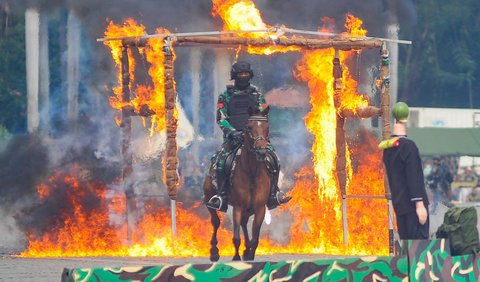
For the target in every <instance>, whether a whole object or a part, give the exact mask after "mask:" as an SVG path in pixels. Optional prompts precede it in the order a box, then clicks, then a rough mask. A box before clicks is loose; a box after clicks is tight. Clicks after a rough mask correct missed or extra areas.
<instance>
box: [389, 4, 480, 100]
mask: <svg viewBox="0 0 480 282" xmlns="http://www.w3.org/2000/svg"><path fill="white" fill-rule="evenodd" d="M414 3H415V6H416V9H417V13H418V22H417V23H416V24H414V25H412V26H411V27H408V28H407V29H402V30H401V33H402V34H401V37H402V38H407V39H409V40H412V41H413V44H412V45H411V46H406V45H403V46H400V60H399V61H400V69H399V76H400V77H399V79H400V84H399V100H402V101H406V102H408V103H409V104H410V105H414V106H424V107H450V108H452V107H455V108H480V96H479V95H478V94H479V93H480V70H479V64H480V1H478V0H460V1H450V0H426V1H425V0H415V1H414ZM402 28H403V27H402Z"/></svg>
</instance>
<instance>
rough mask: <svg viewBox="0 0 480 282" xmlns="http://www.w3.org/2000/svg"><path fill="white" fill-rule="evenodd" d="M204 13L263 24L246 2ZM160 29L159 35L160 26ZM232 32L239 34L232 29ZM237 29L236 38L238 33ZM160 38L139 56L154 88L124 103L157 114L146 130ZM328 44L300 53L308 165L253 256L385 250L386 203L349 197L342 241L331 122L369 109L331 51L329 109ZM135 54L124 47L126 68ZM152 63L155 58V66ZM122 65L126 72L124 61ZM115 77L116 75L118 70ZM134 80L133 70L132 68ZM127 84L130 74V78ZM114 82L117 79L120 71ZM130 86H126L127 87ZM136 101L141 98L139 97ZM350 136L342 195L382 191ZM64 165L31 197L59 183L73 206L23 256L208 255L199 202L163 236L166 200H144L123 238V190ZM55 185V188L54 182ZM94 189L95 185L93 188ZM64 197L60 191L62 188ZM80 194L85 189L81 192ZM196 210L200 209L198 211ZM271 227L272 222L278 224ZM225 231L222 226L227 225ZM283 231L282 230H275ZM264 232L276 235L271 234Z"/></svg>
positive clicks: (224, 245) (347, 56)
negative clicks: (89, 203)
mask: <svg viewBox="0 0 480 282" xmlns="http://www.w3.org/2000/svg"><path fill="white" fill-rule="evenodd" d="M213 15H215V16H220V17H221V18H222V19H223V20H224V24H225V26H224V29H225V30H259V29H268V28H270V26H268V25H267V24H265V23H264V22H263V21H262V19H261V15H260V12H259V11H258V9H257V8H256V7H255V5H254V4H253V2H252V1H250V0H242V1H238V0H213ZM361 26H362V22H361V21H360V20H359V19H357V18H355V17H354V16H353V15H348V16H347V20H346V29H347V31H346V32H347V33H348V34H354V35H365V34H366V30H364V29H362V27H361ZM160 32H164V31H160ZM142 34H145V30H144V27H143V26H141V25H138V24H136V23H135V22H134V21H133V20H127V21H126V22H125V24H124V25H123V26H117V25H114V24H113V23H111V24H110V25H109V26H108V28H107V32H106V35H107V36H108V37H116V36H132V35H142ZM240 35H241V34H240ZM240 35H239V36H240ZM270 35H271V34H268V33H253V34H247V33H245V34H243V35H241V36H270ZM107 42H108V46H109V47H110V48H111V49H112V56H113V58H114V60H115V62H116V63H117V65H120V55H119V54H120V52H121V44H120V45H119V43H118V42H119V41H107ZM162 46H163V41H162V40H159V39H156V40H155V41H154V40H151V41H149V42H148V44H147V47H146V48H145V50H142V52H146V58H147V61H148V62H150V64H151V68H150V70H149V74H150V76H151V77H152V80H153V88H151V87H147V86H143V87H137V88H136V90H135V91H134V92H135V94H136V95H137V96H136V97H137V98H136V99H138V100H135V99H134V101H135V102H134V101H132V102H131V104H129V105H134V106H135V108H136V109H138V106H139V105H142V104H145V103H148V105H149V107H150V108H151V109H153V110H154V111H155V112H156V113H157V115H158V119H156V118H154V119H153V121H154V123H156V126H155V129H156V130H161V129H163V128H164V126H165V125H164V123H163V120H164V118H162V117H163V116H162V115H164V112H163V109H164V103H165V102H164V98H163V71H164V70H163V68H162V64H161V63H159V62H162V61H163V52H162ZM292 50H296V51H298V49H295V48H293V49H283V47H282V48H279V47H275V46H274V47H271V48H266V49H265V48H263V49H260V48H258V47H256V48H248V51H249V52H251V53H254V54H266V55H268V54H270V53H272V52H286V51H292ZM334 55H335V51H334V50H333V49H324V50H315V51H308V52H304V53H303V57H302V58H301V59H300V60H299V62H298V63H297V65H296V70H295V71H294V72H295V76H296V78H297V79H299V80H301V81H304V82H305V83H306V84H307V85H308V88H309V90H310V103H311V111H310V112H309V113H308V114H307V116H306V117H305V125H306V127H307V129H308V130H309V131H310V133H311V134H312V135H313V137H314V142H313V144H312V149H311V151H312V161H313V167H304V168H302V169H301V170H300V171H299V172H298V173H297V174H296V183H295V186H294V188H293V189H292V190H291V191H290V194H291V195H292V196H293V199H292V201H291V202H290V203H289V204H288V205H286V206H285V207H281V208H279V209H277V211H276V212H274V213H273V224H272V226H269V227H264V230H265V229H270V228H274V227H275V226H276V225H275V222H276V220H278V219H279V218H280V217H283V216H285V215H287V216H290V218H291V224H290V226H288V227H287V228H286V229H287V230H286V232H288V233H287V236H286V237H287V238H285V240H284V242H277V241H275V240H273V239H270V238H269V236H268V234H266V235H264V236H263V237H262V239H261V243H260V245H259V249H258V254H266V253H299V254H339V255H340V254H341V255H386V254H387V253H388V232H387V225H388V219H387V218H388V216H387V202H386V200H384V199H348V200H347V204H348V205H347V207H348V209H347V219H348V236H349V244H348V245H347V246H345V245H344V242H343V229H342V213H341V211H342V210H341V193H340V189H339V185H338V179H337V176H336V168H335V162H336V158H337V153H338V152H337V149H336V144H335V140H336V119H337V114H339V113H340V112H341V110H342V109H353V110H355V109H357V108H361V107H365V106H367V105H368V101H367V100H366V99H365V98H364V96H363V95H361V94H359V93H358V92H357V90H356V89H357V82H356V81H355V80H354V79H353V78H352V76H351V75H350V71H349V68H348V65H349V63H350V60H351V59H352V58H353V55H354V52H340V53H339V55H340V61H341V65H342V67H343V74H342V77H343V78H342V89H341V90H340V106H339V107H337V108H336V107H335V103H334V94H335V92H334V89H333V81H334V78H333V76H332V69H333V58H334ZM133 57H134V56H133V55H132V54H131V53H129V59H130V62H131V65H132V66H134V63H133V62H134V58H133ZM155 62H157V64H155ZM131 69H133V68H132V67H131ZM119 73H120V71H119ZM131 75H132V77H133V73H131ZM132 81H133V80H132ZM119 84H120V85H121V77H120V75H119ZM130 87H132V86H130ZM114 92H115V94H116V95H117V96H116V98H113V99H112V101H111V102H112V106H113V107H114V108H117V109H120V108H121V107H122V106H124V104H122V99H121V88H120V89H119V88H115V89H114ZM140 100H141V101H140ZM357 136H358V138H356V139H355V140H351V141H348V143H349V144H348V145H349V146H347V150H346V152H345V154H346V157H347V165H348V167H347V172H348V181H347V193H348V194H351V195H383V194H384V187H383V170H382V165H381V153H380V152H379V151H378V149H377V146H376V145H377V141H376V140H375V138H374V137H373V136H372V135H371V134H370V133H368V132H366V131H361V132H360V133H359V134H357ZM73 175H75V172H74V171H72V172H70V173H69V174H67V175H61V174H58V173H57V174H56V175H54V176H52V178H51V179H50V180H49V182H48V183H44V184H42V185H39V186H38V193H39V198H40V201H48V199H49V196H50V195H53V194H55V193H56V191H57V189H59V187H60V186H61V187H63V188H62V189H67V190H66V191H67V193H68V194H69V198H68V199H69V201H71V206H72V207H75V208H74V210H71V211H68V212H65V214H59V216H58V218H57V219H55V220H54V221H53V222H52V224H53V225H52V228H51V230H49V231H48V232H45V233H44V234H35V233H33V232H32V233H29V234H28V239H29V245H28V249H27V250H26V251H25V252H24V253H22V256H29V257H48V256H96V255H109V256H116V255H118V256H185V257H189V256H208V255H209V248H210V244H209V241H210V236H211V234H210V229H208V230H207V229H205V226H210V222H209V218H208V216H207V214H206V212H205V210H206V208H205V207H204V206H202V205H201V204H200V203H199V204H198V205H196V206H194V207H192V208H189V209H184V208H182V207H181V206H180V207H177V214H176V215H177V223H176V224H177V234H178V235H177V236H172V230H171V222H170V220H171V218H170V210H169V207H168V205H167V204H166V203H164V202H162V201H159V200H150V201H147V202H145V203H144V205H143V208H142V210H141V212H139V215H138V219H137V221H136V228H135V230H134V231H133V234H132V236H131V242H127V236H126V233H127V231H126V229H127V226H126V224H125V222H124V221H122V220H120V223H112V222H115V220H114V219H117V221H118V218H124V217H125V216H126V215H125V213H126V207H125V196H124V195H123V194H121V193H117V194H115V193H113V194H109V193H107V192H106V191H107V189H106V187H105V185H103V186H102V185H100V184H98V183H94V182H89V181H83V182H81V181H78V180H76V179H75V178H74V177H73ZM59 183H61V184H59ZM99 185H100V186H99ZM64 193H65V192H64ZM86 193H87V194H88V195H87V194H86ZM91 195H95V197H96V198H95V199H96V203H97V205H96V208H95V209H93V210H91V209H88V208H86V207H84V206H82V202H81V199H82V197H85V196H91ZM197 214H202V216H199V215H197ZM277 227H278V228H281V227H279V226H277ZM227 228H229V226H227ZM284 229H285V228H284ZM273 232H282V231H281V230H273ZM218 238H219V246H220V249H221V255H231V254H233V246H232V245H231V238H232V233H231V231H228V230H227V229H225V228H220V230H219V232H218Z"/></svg>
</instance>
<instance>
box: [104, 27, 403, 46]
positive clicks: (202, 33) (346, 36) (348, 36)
mask: <svg viewBox="0 0 480 282" xmlns="http://www.w3.org/2000/svg"><path fill="white" fill-rule="evenodd" d="M245 33H273V34H272V36H273V37H278V35H281V34H284V33H292V34H307V35H316V36H327V37H337V38H341V39H347V40H348V39H356V40H371V39H378V40H382V41H385V42H392V43H398V44H412V41H409V40H399V39H390V38H382V37H374V36H358V35H351V34H340V33H332V32H321V31H309V30H301V29H293V28H283V27H271V28H268V29H251V30H230V31H198V32H179V33H155V34H145V35H142V36H121V37H102V38H97V41H98V42H103V41H110V40H124V39H150V38H166V37H170V38H172V39H175V38H178V37H188V36H211V35H227V34H245Z"/></svg>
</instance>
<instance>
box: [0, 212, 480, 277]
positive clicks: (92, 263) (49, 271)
mask: <svg viewBox="0 0 480 282" xmlns="http://www.w3.org/2000/svg"><path fill="white" fill-rule="evenodd" d="M478 204H480V203H477V205H476V207H477V213H478V214H479V215H480V207H479V206H478ZM446 211H447V208H446V207H443V206H440V207H439V208H438V209H437V210H436V212H435V213H433V214H431V219H430V233H431V234H433V233H434V232H435V231H436V230H437V228H438V226H439V225H440V224H441V223H442V221H443V216H444V213H445V212H446ZM479 224H480V220H479ZM14 252H15V250H10V249H8V248H6V247H3V248H2V247H1V246H0V281H21V282H30V281H36V282H44V281H45V282H53V281H60V279H61V275H62V271H63V269H64V268H69V269H71V268H95V267H109V266H145V265H159V264H186V263H194V264H204V263H210V261H209V259H208V258H207V257H200V258H174V257H88V258H48V259H45V258H42V259H34V258H19V257H16V256H14V255H10V254H11V253H14ZM17 253H18V251H17ZM331 257H332V256H327V255H293V254H291V255H286V254H275V255H264V256H257V257H256V259H255V261H282V260H298V259H312V260H313V259H320V258H331ZM229 261H231V257H222V258H220V262H229Z"/></svg>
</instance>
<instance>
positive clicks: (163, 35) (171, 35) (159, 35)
mask: <svg viewBox="0 0 480 282" xmlns="http://www.w3.org/2000/svg"><path fill="white" fill-rule="evenodd" d="M272 31H274V29H251V30H232V31H199V32H179V33H155V34H145V35H141V36H120V37H102V38H97V41H98V42H103V41H110V40H124V39H150V38H167V37H169V38H176V37H186V36H210V35H226V34H239V33H259V32H263V33H267V32H272Z"/></svg>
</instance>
